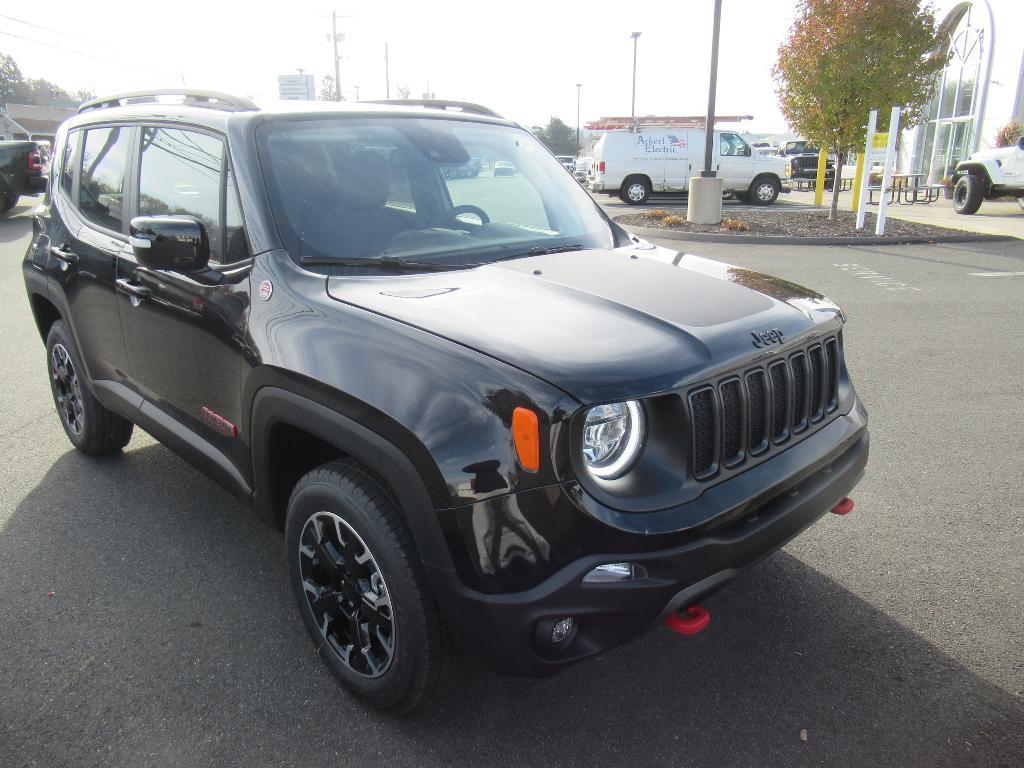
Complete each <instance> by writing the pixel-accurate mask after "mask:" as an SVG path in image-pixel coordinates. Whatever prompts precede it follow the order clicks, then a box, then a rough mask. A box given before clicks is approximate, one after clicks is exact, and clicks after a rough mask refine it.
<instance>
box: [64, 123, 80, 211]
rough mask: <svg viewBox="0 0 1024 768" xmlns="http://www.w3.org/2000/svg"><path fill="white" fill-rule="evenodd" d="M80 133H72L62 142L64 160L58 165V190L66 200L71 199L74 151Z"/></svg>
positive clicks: (76, 147)
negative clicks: (59, 189)
mask: <svg viewBox="0 0 1024 768" xmlns="http://www.w3.org/2000/svg"><path fill="white" fill-rule="evenodd" d="M81 135H82V134H81V132H80V131H72V132H71V133H69V134H68V138H67V141H65V142H64V158H63V160H62V161H61V164H60V188H61V191H62V192H63V193H64V195H65V197H67V199H68V200H71V199H72V194H71V190H72V189H73V188H74V187H73V184H74V180H75V150H77V149H78V138H79V136H81Z"/></svg>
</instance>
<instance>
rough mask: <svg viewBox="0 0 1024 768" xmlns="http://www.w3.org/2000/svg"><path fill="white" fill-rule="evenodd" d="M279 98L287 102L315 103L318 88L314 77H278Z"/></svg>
mask: <svg viewBox="0 0 1024 768" xmlns="http://www.w3.org/2000/svg"><path fill="white" fill-rule="evenodd" d="M277 97H278V98H279V99H283V100H285V101H313V100H314V99H315V98H316V86H315V85H314V83H313V76H312V75H278V77H277Z"/></svg>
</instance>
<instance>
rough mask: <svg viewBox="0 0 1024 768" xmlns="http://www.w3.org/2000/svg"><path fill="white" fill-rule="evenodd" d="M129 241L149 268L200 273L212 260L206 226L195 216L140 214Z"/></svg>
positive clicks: (132, 227) (131, 230) (143, 263)
mask: <svg viewBox="0 0 1024 768" xmlns="http://www.w3.org/2000/svg"><path fill="white" fill-rule="evenodd" d="M129 232H130V234H129V235H128V243H129V245H131V247H132V250H133V251H134V252H135V258H136V259H138V260H139V264H140V265H141V266H143V267H147V268H149V269H169V270H172V271H175V272H198V271H200V270H203V269H206V267H207V264H208V263H209V261H210V239H209V237H208V236H207V234H206V227H204V226H203V225H202V223H201V222H200V221H199V220H198V219H196V218H195V217H193V216H136V217H135V218H134V219H132V224H131V228H130V229H129Z"/></svg>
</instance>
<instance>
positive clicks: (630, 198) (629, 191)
mask: <svg viewBox="0 0 1024 768" xmlns="http://www.w3.org/2000/svg"><path fill="white" fill-rule="evenodd" d="M621 196H622V200H623V202H626V203H629V204H630V205H643V204H644V203H646V202H647V200H648V198H650V196H651V187H650V185H649V184H648V183H647V182H646V181H645V180H644V179H637V178H633V179H626V181H624V182H623V184H622V195H621Z"/></svg>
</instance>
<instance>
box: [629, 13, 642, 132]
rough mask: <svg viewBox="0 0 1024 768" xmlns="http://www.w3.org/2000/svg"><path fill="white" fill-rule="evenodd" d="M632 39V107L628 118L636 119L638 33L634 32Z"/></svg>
mask: <svg viewBox="0 0 1024 768" xmlns="http://www.w3.org/2000/svg"><path fill="white" fill-rule="evenodd" d="M630 37H632V38H633V105H632V106H631V107H630V108H629V116H630V117H636V41H637V39H638V38H639V37H640V33H639V32H634V33H633V34H632V35H630Z"/></svg>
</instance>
